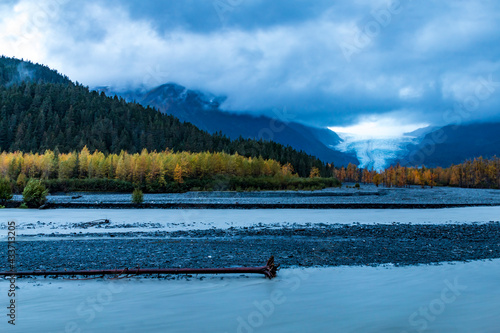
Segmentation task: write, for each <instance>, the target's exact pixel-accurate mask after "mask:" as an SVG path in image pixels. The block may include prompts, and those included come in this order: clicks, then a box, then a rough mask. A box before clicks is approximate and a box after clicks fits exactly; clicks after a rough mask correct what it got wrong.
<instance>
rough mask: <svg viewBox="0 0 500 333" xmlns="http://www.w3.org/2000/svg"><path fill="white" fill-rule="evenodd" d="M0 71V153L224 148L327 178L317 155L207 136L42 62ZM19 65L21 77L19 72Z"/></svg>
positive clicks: (10, 64)
mask: <svg viewBox="0 0 500 333" xmlns="http://www.w3.org/2000/svg"><path fill="white" fill-rule="evenodd" d="M0 68H2V77H3V78H4V80H3V82H4V84H0V151H10V152H13V151H24V152H29V151H31V152H44V151H45V150H47V149H51V150H58V151H60V152H62V153H66V152H71V151H75V150H81V149H82V148H83V147H84V146H87V147H88V149H89V150H91V151H94V150H99V151H101V152H103V153H108V152H109V153H120V151H121V150H126V151H128V152H130V153H135V152H140V151H141V150H143V149H148V150H149V151H153V150H156V151H163V150H165V149H170V150H172V151H191V152H204V151H210V152H222V151H225V152H226V153H229V154H235V153H238V154H239V155H243V156H246V157H256V158H257V157H259V156H262V157H263V158H264V159H274V160H277V161H279V162H280V163H282V164H286V163H291V164H292V166H293V167H294V170H295V171H296V172H297V173H298V174H299V175H300V176H308V175H309V172H310V170H311V168H312V167H313V166H314V167H317V168H319V169H320V171H321V173H322V175H324V176H329V175H331V169H330V168H327V166H326V165H325V163H323V162H321V161H320V160H319V159H318V158H316V157H313V156H310V155H308V154H306V153H304V152H298V151H297V150H295V149H293V148H291V147H289V146H287V147H285V146H283V145H281V144H278V143H275V142H264V141H256V140H250V139H242V138H240V139H237V140H231V139H229V138H228V137H226V136H224V135H220V134H209V133H207V132H205V131H202V130H200V129H198V128H197V127H195V126H194V125H192V124H190V123H184V122H181V121H180V120H179V119H178V118H176V117H174V116H172V115H167V114H164V113H161V112H159V111H158V110H155V109H152V108H150V107H143V106H142V105H139V104H136V103H127V102H126V101H125V100H124V99H122V98H118V97H117V96H115V97H114V98H111V97H107V96H106V95H105V94H104V93H98V92H97V91H90V90H89V89H88V88H87V87H84V86H82V85H78V84H74V83H73V82H71V81H69V80H68V79H67V78H66V77H64V76H62V75H60V74H58V73H57V72H55V71H51V70H50V69H48V68H46V67H44V66H40V65H35V64H31V63H25V62H22V61H18V60H15V59H10V58H5V57H3V58H0ZM20 68H21V69H23V70H24V69H26V70H27V71H28V72H27V74H26V73H25V72H23V73H20V72H19V69H20ZM16 70H18V72H17V73H16ZM38 75H39V76H38ZM45 80H47V82H46V81H45ZM16 163H17V162H16Z"/></svg>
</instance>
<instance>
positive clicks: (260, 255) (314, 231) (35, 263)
mask: <svg viewBox="0 0 500 333" xmlns="http://www.w3.org/2000/svg"><path fill="white" fill-rule="evenodd" d="M111 236H112V237H111V238H110V237H108V236H106V237H103V236H100V235H99V234H95V235H87V236H86V237H85V238H78V237H75V236H66V237H58V238H57V239H50V237H49V239H47V238H44V240H43V241H42V240H38V239H37V237H31V239H29V238H28V239H25V240H23V241H19V242H17V243H16V247H17V253H16V254H17V263H16V266H17V270H18V271H26V270H28V271H29V270H64V269H67V270H82V269H112V268H125V267H128V268H133V267H141V268H169V267H172V268H176V267H193V268H199V267H200V268H201V267H231V266H261V265H263V264H264V263H265V261H266V260H267V258H268V257H270V256H271V255H274V256H275V258H276V262H278V263H280V264H281V265H282V267H291V266H305V267H314V266H339V265H380V264H393V265H416V264H433V263H439V262H447V261H469V260H479V259H493V258H500V223H498V222H492V223H485V224H466V225H463V224H462V225H453V224H451V225H411V224H392V225H345V226H338V225H336V226H335V225H333V226H332V225H330V226H327V225H325V226H316V227H310V228H302V229H296V228H278V229H271V228H262V227H249V228H229V229H227V230H221V229H210V230H190V231H176V232H143V233H124V234H119V235H117V236H115V235H111ZM0 255H2V256H4V257H6V256H7V253H6V247H2V248H0ZM0 270H7V266H6V263H2V265H0Z"/></svg>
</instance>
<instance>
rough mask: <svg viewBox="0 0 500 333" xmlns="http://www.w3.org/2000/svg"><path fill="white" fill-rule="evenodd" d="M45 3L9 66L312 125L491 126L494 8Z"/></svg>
mask: <svg viewBox="0 0 500 333" xmlns="http://www.w3.org/2000/svg"><path fill="white" fill-rule="evenodd" d="M46 2H47V3H49V4H50V3H52V6H51V7H50V8H51V9H50V10H49V11H48V13H49V14H48V16H49V18H50V20H47V22H48V23H47V24H42V25H39V26H37V28H38V29H37V30H36V31H38V32H39V35H36V37H37V39H36V40H35V39H33V42H30V43H24V44H23V45H21V46H19V43H18V44H16V45H15V46H14V47H12V49H13V51H12V52H10V53H9V55H14V56H18V57H24V58H28V59H33V60H35V61H39V62H44V63H46V64H48V65H50V66H52V67H55V68H57V69H58V70H60V71H61V72H64V73H65V74H67V75H69V76H70V77H71V78H72V79H74V80H79V81H80V82H83V83H85V84H88V85H90V86H101V85H111V86H115V87H119V88H123V89H124V88H126V87H133V86H140V85H144V86H147V87H152V86H155V85H159V84H162V83H165V82H177V83H179V84H182V85H185V86H187V87H190V88H194V89H200V90H204V91H208V92H212V93H214V94H220V95H225V96H227V97H228V98H227V102H226V103H225V104H224V107H225V108H226V109H229V110H235V111H244V112H253V113H267V114H269V115H274V112H273V111H272V110H273V109H283V108H285V107H286V109H287V110H288V112H289V113H291V114H293V116H294V120H297V121H304V122H307V123H310V124H316V125H320V126H330V125H342V124H349V123H352V122H356V121H357V120H358V118H359V117H363V116H370V115H380V116H391V117H396V118H398V119H400V120H401V121H402V122H408V123H411V122H413V123H422V122H427V123H435V124H443V123H447V122H450V121H462V122H465V121H472V120H485V119H498V118H499V114H500V84H499V83H498V82H500V43H499V40H500V38H499V37H500V29H499V28H500V24H499V22H500V3H499V2H497V1H491V0H486V1H481V2H471V1H456V0H429V1H411V0H400V1H383V0H377V1H373V0H372V1H367V0H366V1H364V0H355V1H337V2H332V1H323V0H318V1H305V0H288V1H284V0H276V1H264V0H253V1H250V0H214V1H212V0H209V1H205V0H203V1H202V0H199V1H195V0H186V1H144V0H143V1H139V0H125V1H123V0H120V1H118V0H110V1H104V0H91V1H71V2H70V1H67V0H47V1H46ZM54 2H55V3H58V5H55V6H54V5H53V4H54ZM40 3H42V5H40ZM44 4H45V2H43V1H42V2H40V1H38V2H35V1H34V0H21V1H20V2H19V3H18V4H17V7H16V8H17V9H16V10H15V11H14V10H13V2H9V3H4V4H3V5H2V6H0V8H3V9H0V10H2V17H6V16H5V15H8V17H9V19H4V20H2V25H3V26H4V25H5V26H6V27H9V29H10V30H12V29H11V28H12V27H13V26H15V24H18V23H19V22H25V21H26V20H25V17H24V16H22V15H21V14H22V13H24V12H28V13H30V11H31V15H36V13H39V12H40V9H39V8H40V6H42V7H43V5H44ZM6 8H10V10H11V11H10V12H9V11H8V10H7V9H6ZM4 12H5V13H4ZM16 15H17V16H16ZM23 17H24V18H23ZM28 17H29V15H28ZM23 19H24V20H25V21H22V20H23ZM16 22H17V23H16ZM19 24H21V23H19ZM24 24H25V23H24ZM3 26H2V27H3ZM9 29H7V30H9ZM3 30H5V29H3ZM11 35H12V33H11ZM0 36H2V35H0ZM2 38H6V37H5V36H4V37H2ZM11 39H12V38H11ZM464 110H465V111H464Z"/></svg>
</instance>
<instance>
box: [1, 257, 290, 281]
mask: <svg viewBox="0 0 500 333" xmlns="http://www.w3.org/2000/svg"><path fill="white" fill-rule="evenodd" d="M279 266H280V265H279V264H277V265H276V264H274V257H271V258H269V260H268V261H267V264H266V266H261V267H231V268H153V269H151V268H146V269H140V268H132V269H129V268H125V269H103V270H87V271H31V272H29V271H27V272H0V276H16V277H23V276H24V277H26V276H28V277H29V276H49V275H55V276H76V275H79V276H97V275H103V276H104V275H124V274H125V275H149V274H263V275H265V276H266V277H267V278H269V279H273V278H275V277H276V275H277V272H278V270H279Z"/></svg>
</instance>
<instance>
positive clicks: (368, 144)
mask: <svg viewBox="0 0 500 333" xmlns="http://www.w3.org/2000/svg"><path fill="white" fill-rule="evenodd" d="M337 134H338V136H339V137H340V138H341V139H342V141H341V142H340V143H339V144H337V145H335V146H333V147H332V148H334V149H337V150H339V151H341V152H344V153H354V154H355V155H356V157H357V158H358V160H359V163H360V164H359V166H358V167H360V168H366V169H372V168H373V169H374V170H376V171H381V170H383V169H385V168H386V167H388V166H389V165H390V164H391V163H394V162H395V161H396V160H398V159H400V158H402V157H403V156H404V155H405V153H406V152H407V147H408V145H409V144H418V143H419V141H420V140H421V137H419V136H411V135H402V136H398V137H377V138H368V137H366V136H363V135H358V134H352V133H339V132H337Z"/></svg>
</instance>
